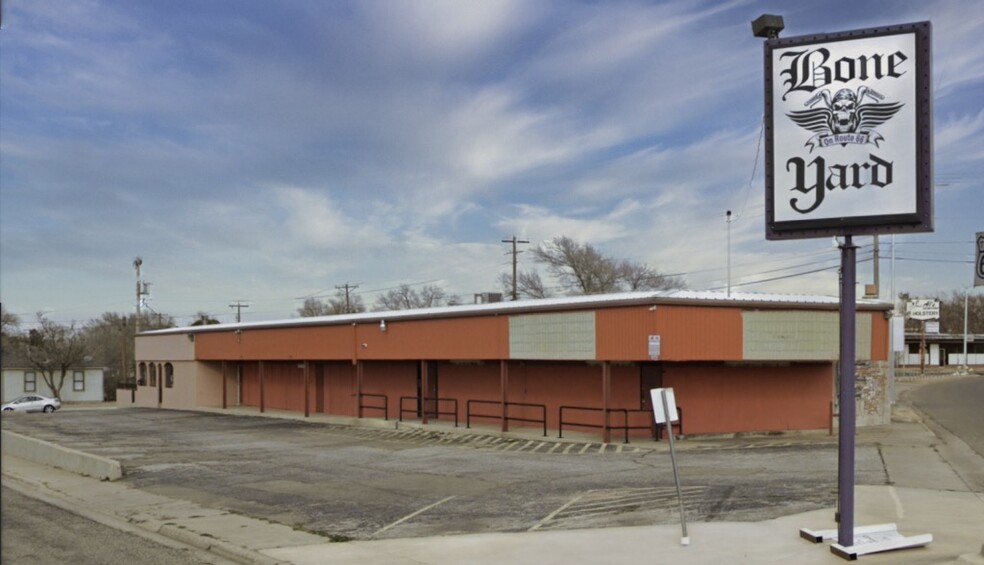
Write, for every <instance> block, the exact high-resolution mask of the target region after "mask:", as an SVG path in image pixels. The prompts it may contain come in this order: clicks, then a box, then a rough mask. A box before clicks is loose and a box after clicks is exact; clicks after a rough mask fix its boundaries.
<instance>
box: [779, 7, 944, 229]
mask: <svg viewBox="0 0 984 565" xmlns="http://www.w3.org/2000/svg"><path fill="white" fill-rule="evenodd" d="M930 40H931V25H930V23H929V22H921V23H914V24H905V25H897V26H889V27H880V28H870V29H863V30H857V31H850V32H841V33H829V34H818V35H807V36H799V37H789V38H781V39H780V38H775V39H770V40H768V41H766V42H765V120H766V122H765V128H766V195H765V200H766V238H767V239H794V238H809V237H828V236H832V235H833V236H837V235H865V234H884V233H912V232H928V231H932V230H933V221H932V206H933V200H932V194H933V193H932V179H933V161H932V154H933V148H932V91H931V84H930V83H931V80H930V79H931V76H930V72H931V69H930V59H931V52H930Z"/></svg>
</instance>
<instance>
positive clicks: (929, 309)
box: [905, 300, 940, 320]
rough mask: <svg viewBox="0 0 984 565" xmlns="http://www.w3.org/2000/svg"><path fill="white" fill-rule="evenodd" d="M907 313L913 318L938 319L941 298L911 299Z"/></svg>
mask: <svg viewBox="0 0 984 565" xmlns="http://www.w3.org/2000/svg"><path fill="white" fill-rule="evenodd" d="M905 315H906V316H907V317H909V318H911V319H913V320H936V319H939V317H940V301H939V300H910V301H909V303H908V304H907V305H906V307H905Z"/></svg>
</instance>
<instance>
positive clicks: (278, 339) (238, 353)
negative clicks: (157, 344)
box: [195, 326, 353, 361]
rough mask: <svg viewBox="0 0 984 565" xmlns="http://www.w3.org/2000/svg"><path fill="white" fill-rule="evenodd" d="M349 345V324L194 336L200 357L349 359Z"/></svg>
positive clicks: (209, 358) (196, 352) (256, 359)
mask: <svg viewBox="0 0 984 565" xmlns="http://www.w3.org/2000/svg"><path fill="white" fill-rule="evenodd" d="M352 345H353V339H352V328H351V327H350V326H322V327H312V328H289V329H288V328H284V329H272V328H271V329H255V330H250V329H246V330H243V331H242V333H239V334H237V333H235V332H232V331H228V332H214V333H213V332H203V333H199V334H197V335H196V336H195V356H196V358H197V359H198V360H199V361H219V360H223V359H225V360H230V359H243V360H254V361H259V360H264V361H273V360H290V359H311V360H315V359H351V357H352V349H353V347H352Z"/></svg>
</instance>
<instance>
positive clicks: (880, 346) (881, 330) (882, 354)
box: [859, 312, 889, 361]
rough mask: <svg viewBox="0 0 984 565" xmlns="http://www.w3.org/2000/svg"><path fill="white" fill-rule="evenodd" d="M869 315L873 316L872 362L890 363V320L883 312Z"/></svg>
mask: <svg viewBox="0 0 984 565" xmlns="http://www.w3.org/2000/svg"><path fill="white" fill-rule="evenodd" d="M859 315H864V314H859ZM868 315H869V316H871V360H872V361H888V331H889V329H888V328H889V326H888V320H887V319H886V318H885V314H884V313H883V312H871V313H870V314H868Z"/></svg>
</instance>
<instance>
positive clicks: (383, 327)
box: [379, 320, 386, 332]
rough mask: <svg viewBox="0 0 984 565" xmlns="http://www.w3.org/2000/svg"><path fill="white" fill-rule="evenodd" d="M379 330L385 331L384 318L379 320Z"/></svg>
mask: <svg viewBox="0 0 984 565" xmlns="http://www.w3.org/2000/svg"><path fill="white" fill-rule="evenodd" d="M379 331H381V332H385V331H386V320H380V321H379Z"/></svg>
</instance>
